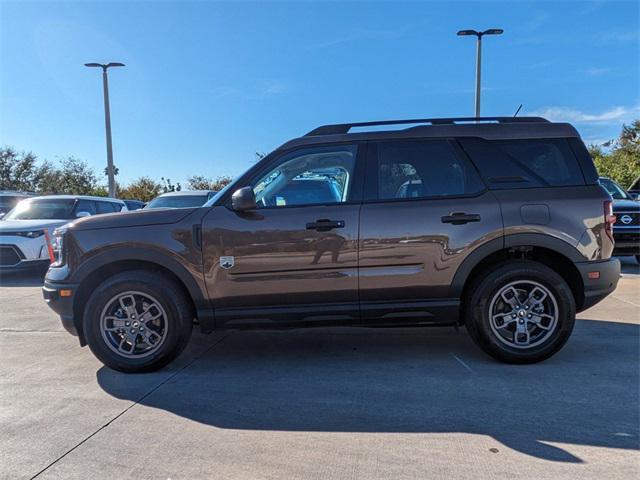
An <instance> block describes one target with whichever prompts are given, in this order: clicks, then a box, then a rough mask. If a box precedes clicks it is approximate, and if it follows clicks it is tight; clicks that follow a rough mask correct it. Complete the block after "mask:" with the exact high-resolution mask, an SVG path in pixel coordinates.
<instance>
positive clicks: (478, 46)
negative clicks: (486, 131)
mask: <svg viewBox="0 0 640 480" xmlns="http://www.w3.org/2000/svg"><path fill="white" fill-rule="evenodd" d="M105 75H106V73H105ZM481 77H482V35H478V41H477V42H476V118H478V117H480V83H481V80H480V79H481ZM105 78H106V76H105Z"/></svg>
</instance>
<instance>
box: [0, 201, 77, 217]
mask: <svg viewBox="0 0 640 480" xmlns="http://www.w3.org/2000/svg"><path fill="white" fill-rule="evenodd" d="M75 203H76V201H75V199H73V198H65V199H48V198H42V199H39V200H23V201H22V202H20V203H18V205H16V206H15V208H14V209H13V210H11V211H10V212H9V213H7V215H6V216H5V217H4V220H68V219H71V218H74V217H73V207H74V205H75Z"/></svg>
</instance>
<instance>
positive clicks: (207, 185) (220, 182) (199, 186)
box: [187, 175, 233, 192]
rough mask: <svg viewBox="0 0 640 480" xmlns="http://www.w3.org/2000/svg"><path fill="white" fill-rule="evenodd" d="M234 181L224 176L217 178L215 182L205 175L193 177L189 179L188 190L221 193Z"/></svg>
mask: <svg viewBox="0 0 640 480" xmlns="http://www.w3.org/2000/svg"><path fill="white" fill-rule="evenodd" d="M232 180H233V179H232V178H231V177H227V176H224V175H223V176H220V177H217V178H216V179H215V180H212V179H211V177H205V176H204V175H192V176H191V177H189V178H188V179H187V188H189V190H214V191H216V192H219V191H220V190H222V189H223V188H224V187H226V186H227V185H228V184H229V183H231V181H232Z"/></svg>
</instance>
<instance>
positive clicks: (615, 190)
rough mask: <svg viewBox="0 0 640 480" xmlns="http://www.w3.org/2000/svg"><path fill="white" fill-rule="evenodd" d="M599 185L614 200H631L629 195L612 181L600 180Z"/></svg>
mask: <svg viewBox="0 0 640 480" xmlns="http://www.w3.org/2000/svg"><path fill="white" fill-rule="evenodd" d="M600 185H602V186H603V187H604V188H605V189H606V190H607V192H609V195H611V197H612V198H613V199H614V200H631V197H630V196H629V194H628V193H627V192H625V190H624V189H623V188H622V187H621V186H620V185H618V184H617V183H616V182H614V181H613V180H610V179H608V178H601V179H600Z"/></svg>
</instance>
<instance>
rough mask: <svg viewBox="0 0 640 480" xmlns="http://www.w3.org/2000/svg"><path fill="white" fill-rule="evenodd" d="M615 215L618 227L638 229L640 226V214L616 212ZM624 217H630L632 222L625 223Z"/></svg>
mask: <svg viewBox="0 0 640 480" xmlns="http://www.w3.org/2000/svg"><path fill="white" fill-rule="evenodd" d="M613 214H614V215H615V216H616V223H615V225H616V227H637V226H638V225H640V212H624V211H620V212H616V211H615V210H614V211H613ZM622 217H630V218H631V221H630V222H629V223H624V222H623V221H622Z"/></svg>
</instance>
